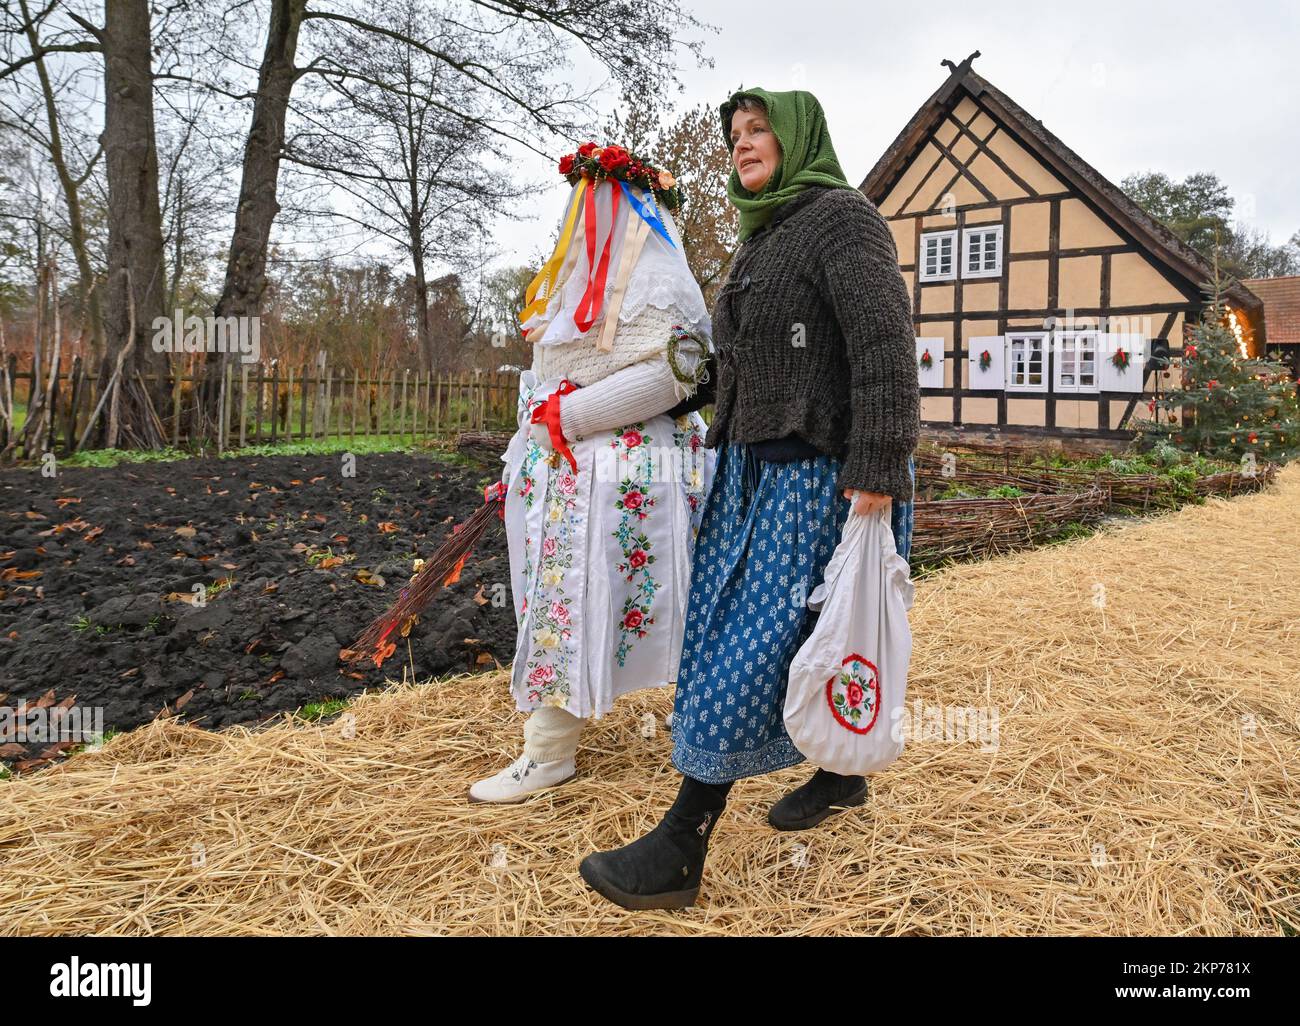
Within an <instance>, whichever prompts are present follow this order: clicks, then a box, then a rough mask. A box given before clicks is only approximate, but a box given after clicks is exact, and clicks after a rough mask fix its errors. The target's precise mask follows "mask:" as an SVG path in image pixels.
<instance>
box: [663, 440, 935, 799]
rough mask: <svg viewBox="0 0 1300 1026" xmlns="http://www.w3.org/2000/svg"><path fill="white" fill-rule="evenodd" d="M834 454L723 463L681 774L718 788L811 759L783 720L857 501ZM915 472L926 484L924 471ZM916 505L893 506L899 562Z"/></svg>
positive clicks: (676, 720) (746, 453) (678, 762)
mask: <svg viewBox="0 0 1300 1026" xmlns="http://www.w3.org/2000/svg"><path fill="white" fill-rule="evenodd" d="M840 469H841V463H840V461H839V460H837V459H834V458H832V457H830V456H819V457H817V458H815V459H805V460H796V461H793V462H790V463H770V462H765V461H763V460H761V459H759V458H758V457H757V456H755V455H754V454H753V452H752V451H751V450H750V448H749V446H747V445H744V444H741V443H732V444H730V445H728V446H726V448H725V449H723V451H722V452H721V453H720V454H719V459H718V466H717V470H716V472H715V474H714V478H713V486H712V489H711V491H710V492H709V497H708V500H707V502H706V504H705V508H704V516H703V519H702V521H701V523H700V533H699V536H698V537H697V539H696V542H695V558H694V562H693V564H692V567H691V591H690V597H689V599H688V600H687V610H686V633H685V636H684V639H683V640H684V644H683V649H682V659H681V672H680V674H679V676H678V679H677V695H676V699H675V701H674V705H673V765H674V766H676V767H677V769H678V770H680V771H681V772H682V773H684V774H685V775H686V776H689V777H694V778H695V779H696V780H701V781H704V782H705V783H709V784H720V783H725V782H727V781H731V780H739V779H740V778H741V777H752V776H756V775H757V774H760V773H769V772H771V771H772V770H778V769H784V768H785V767H786V766H793V765H794V764H795V763H799V762H802V761H803V758H804V757H803V755H802V754H801V753H800V752H799V750H798V749H797V748H795V746H794V743H793V742H792V741H791V740H790V735H789V734H787V733H786V730H785V720H784V716H783V712H784V706H785V689H786V680H787V676H788V674H789V670H790V663H791V661H792V660H793V659H794V656H795V653H796V652H798V651H799V647H800V645H802V644H803V642H804V641H805V640H806V639H807V637H808V635H809V634H811V633H812V628H813V624H814V622H815V619H816V615H815V614H810V613H809V611H808V608H807V598H808V596H809V595H810V594H811V593H812V590H813V588H815V587H816V586H817V585H818V584H820V583H821V579H822V573H823V572H824V570H825V568H826V564H827V562H829V560H830V558H831V554H832V553H833V552H834V551H835V546H836V545H838V544H839V540H840V533H841V531H842V530H843V525H844V519H845V517H846V516H847V515H848V512H849V500H847V499H845V498H844V497H843V495H842V494H841V492H840V489H839V488H838V487H837V486H836V479H837V478H838V477H839V473H840ZM908 470H909V472H910V473H911V475H912V482H913V489H915V483H916V467H915V463H914V462H913V461H912V460H911V459H909V461H908ZM912 510H913V502H905V503H900V502H898V501H895V502H894V503H893V520H892V527H893V531H894V543H895V546H896V548H897V550H898V554H899V555H900V556H902V557H903V558H904V559H907V558H908V556H909V554H910V552H911V543H912Z"/></svg>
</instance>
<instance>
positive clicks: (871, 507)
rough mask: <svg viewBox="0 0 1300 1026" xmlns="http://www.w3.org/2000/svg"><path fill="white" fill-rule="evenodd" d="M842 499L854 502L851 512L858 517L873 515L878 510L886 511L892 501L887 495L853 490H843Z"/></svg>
mask: <svg viewBox="0 0 1300 1026" xmlns="http://www.w3.org/2000/svg"><path fill="white" fill-rule="evenodd" d="M844 498H846V499H853V500H854V501H853V512H854V513H856V514H857V515H858V516H860V517H865V516H866V515H867V514H869V513H874V512H876V510H878V509H888V508H889V505H890V503H892V502H893V501H894V500H893V498H892V497H890V496H888V495H881V494H880V493H879V492H860V491H858V490H857V489H855V488H845V489H844Z"/></svg>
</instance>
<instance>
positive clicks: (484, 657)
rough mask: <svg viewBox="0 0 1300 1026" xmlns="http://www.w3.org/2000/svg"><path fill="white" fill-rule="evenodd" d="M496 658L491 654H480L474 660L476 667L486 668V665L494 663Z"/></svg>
mask: <svg viewBox="0 0 1300 1026" xmlns="http://www.w3.org/2000/svg"><path fill="white" fill-rule="evenodd" d="M496 661H497V660H496V656H494V655H493V654H492V653H491V652H480V653H479V655H478V658H477V659H475V660H474V664H475V665H476V666H486V665H487V664H488V663H495V662H496Z"/></svg>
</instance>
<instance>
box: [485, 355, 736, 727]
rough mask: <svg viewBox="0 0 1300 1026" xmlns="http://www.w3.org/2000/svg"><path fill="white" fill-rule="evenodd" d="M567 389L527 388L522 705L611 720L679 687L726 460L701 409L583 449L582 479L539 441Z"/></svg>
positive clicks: (515, 456) (525, 381) (518, 548)
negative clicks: (632, 696)
mask: <svg viewBox="0 0 1300 1026" xmlns="http://www.w3.org/2000/svg"><path fill="white" fill-rule="evenodd" d="M559 384H560V382H559V381H558V380H555V381H547V382H539V381H538V380H537V377H536V375H535V374H534V373H533V372H532V371H525V372H524V373H523V374H522V375H521V376H520V382H519V423H520V429H519V431H517V432H516V433H515V435H514V437H513V438H512V439H511V441H510V445H509V447H508V448H507V450H506V454H505V456H504V457H503V461H504V463H505V471H504V473H503V474H502V480H504V481H505V482H506V484H507V485H508V487H509V491H508V493H507V496H506V509H505V520H506V538H507V542H508V545H509V550H510V573H511V588H512V592H513V595H514V604H515V614H516V617H517V620H518V625H519V628H518V629H519V633H518V640H517V642H516V648H515V660H514V670H513V675H512V678H511V690H512V692H513V694H514V696H515V702H516V704H517V705H518V707H519V709H521V710H523V711H528V710H531V709H535V708H537V707H538V706H540V705H551V706H558V707H560V708H563V709H566V710H567V711H568V712H570V713H572V714H574V715H575V716H581V717H584V718H586V717H590V716H597V717H599V716H603V715H604V714H605V713H606V712H608V711H609V709H610V708H611V707H612V706H613V704H614V700H615V699H617V698H618V696H619V695H622V694H624V693H626V692H628V691H635V690H636V689H638V688H643V687H662V686H663V685H664V684H667V683H668V682H670V681H674V680H676V679H677V666H678V660H679V659H680V657H681V648H682V635H683V631H684V624H685V615H686V598H687V595H688V593H689V590H690V572H691V553H692V550H693V548H694V542H695V535H696V533H697V532H698V530H699V526H700V517H701V515H702V513H703V506H704V497H705V495H707V494H708V489H709V486H710V484H711V481H712V475H713V466H714V462H715V455H716V454H715V453H713V452H712V451H711V450H709V449H706V448H705V447H704V435H705V432H706V425H705V423H704V420H703V418H702V417H700V415H699V414H698V413H691V414H687V415H686V416H683V417H678V418H676V419H673V418H670V417H667V416H665V415H660V416H657V417H652V418H650V419H648V420H645V421H642V422H641V423H638V424H629V425H627V426H625V427H623V428H620V429H618V430H616V431H601V432H597V433H595V434H593V435H590V436H587V437H585V438H583V439H582V440H581V441H577V442H573V443H572V445H571V448H572V451H573V456H574V459H575V461H576V462H577V465H578V469H577V472H576V473H575V472H574V471H573V470H571V469H570V467H569V464H568V461H567V460H565V459H564V458H563V457H562V456H560V455H559V454H558V453H553V452H551V451H550V450H548V449H543V448H542V447H541V446H539V445H538V444H537V443H536V442H535V441H533V440H532V438H531V437H530V435H529V430H528V427H529V424H528V411H529V408H530V404H532V403H533V402H537V401H541V400H542V399H545V398H546V397H547V396H548V395H550V394H551V393H552V392H554V391H555V389H556V388H558V387H559Z"/></svg>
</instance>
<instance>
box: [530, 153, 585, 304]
mask: <svg viewBox="0 0 1300 1026" xmlns="http://www.w3.org/2000/svg"><path fill="white" fill-rule="evenodd" d="M587 185H588V183H587V179H585V178H584V179H582V181H580V182H579V183H578V184H577V185H576V186H574V189H573V198H572V199H571V200H570V202H569V212H568V214H567V215H566V217H565V219H564V230H563V231H561V232H560V238H559V241H558V242H556V244H555V249H554V251H553V252H552V253H551V255H550V257H549V258H548V259H547V261H546V263H544V264H542V269H541V270H540V271H538V272H537V275H536V277H534V278H533V280H532V281H531V282H529V283H528V288H527V289H526V290H525V291H524V304H525V305H524V308H523V310H521V311H520V313H519V323H520V324H526V323H527V322H528V321H529V320H530V319H531V318H533V317H534V316H536V315H538V314H543V313H545V312H546V307H547V304H549V303H550V301H551V299H552V297H553V296H554V295H555V292H556V288H555V280H556V278H557V277H558V276H559V273H560V268H561V267H562V266H563V264H564V258H565V256H566V255H567V254H568V252H569V244H570V243H571V242H572V241H573V229H574V226H575V225H576V224H577V222H578V209H579V208H580V207H581V206H582V201H583V198H584V194H585V197H586V199H587V200H588V202H590V200H591V194H592V192H594V191H595V190H594V189H592V190H588V188H587Z"/></svg>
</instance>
